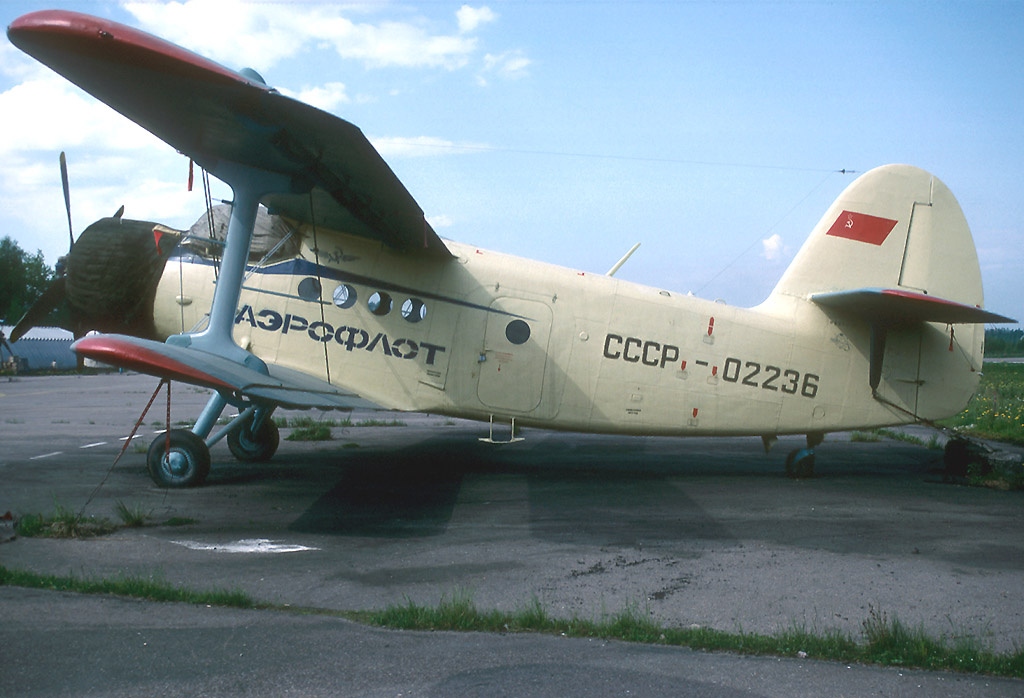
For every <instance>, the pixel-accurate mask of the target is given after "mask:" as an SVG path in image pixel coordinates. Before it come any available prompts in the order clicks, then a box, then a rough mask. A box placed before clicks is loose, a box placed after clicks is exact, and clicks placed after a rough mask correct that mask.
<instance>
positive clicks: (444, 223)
mask: <svg viewBox="0 0 1024 698" xmlns="http://www.w3.org/2000/svg"><path fill="white" fill-rule="evenodd" d="M427 223H430V227H431V228H433V229H434V230H441V229H442V228H451V227H452V225H454V222H453V221H452V217H451V216H448V215H445V214H443V213H441V214H438V215H436V216H427Z"/></svg>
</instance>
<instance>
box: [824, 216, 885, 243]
mask: <svg viewBox="0 0 1024 698" xmlns="http://www.w3.org/2000/svg"><path fill="white" fill-rule="evenodd" d="M897 223H899V221H894V220H891V219H889V218H879V217H878V216H869V215H868V214H866V213H857V212H855V211H843V212H842V213H840V214H839V217H838V218H836V222H835V223H833V224H832V227H831V228H829V229H828V232H827V233H825V234H826V235H831V236H832V237H837V238H846V239H847V240H856V241H858V242H866V243H869V244H871V245H881V244H882V243H883V242H885V239H886V238H887V237H889V233H891V232H892V229H893V228H895V227H896V224H897Z"/></svg>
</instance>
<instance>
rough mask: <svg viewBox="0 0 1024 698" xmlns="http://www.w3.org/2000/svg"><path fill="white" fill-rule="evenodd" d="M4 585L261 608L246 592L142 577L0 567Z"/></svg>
mask: <svg viewBox="0 0 1024 698" xmlns="http://www.w3.org/2000/svg"><path fill="white" fill-rule="evenodd" d="M4 585H7V586H17V587H26V588H29V589H48V590H52V591H74V592H78V593H81V594H114V595H117V596H126V597H129V598H133V599H146V600H147V601H164V602H167V601H176V602H183V603H192V604H205V605H209V606H228V607H231V608H256V607H257V604H256V602H255V601H254V600H253V599H252V598H250V597H249V596H248V595H247V594H245V593H244V592H242V591H191V590H188V589H181V588H178V587H175V586H172V585H171V584H169V583H167V582H165V581H161V580H153V579H143V578H141V577H117V578H114V579H84V578H80V577H75V576H73V575H69V576H67V577H59V576H55V575H44V574H36V573H35V572H24V571H18V570H9V569H7V568H6V567H3V566H2V565H0V586H4Z"/></svg>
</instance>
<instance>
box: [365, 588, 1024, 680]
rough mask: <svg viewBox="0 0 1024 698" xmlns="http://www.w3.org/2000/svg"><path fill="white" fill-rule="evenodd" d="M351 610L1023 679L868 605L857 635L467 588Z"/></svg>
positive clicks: (388, 621)
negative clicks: (499, 605)
mask: <svg viewBox="0 0 1024 698" xmlns="http://www.w3.org/2000/svg"><path fill="white" fill-rule="evenodd" d="M348 615H349V616H350V617H352V618H353V619H355V620H361V621H363V622H366V623H370V624H372V625H378V626H381V627H387V628H401V629H406V630H457V631H468V630H472V631H480V632H542V633H550V634H556V635H563V636H566V637H585V638H597V639H606V640H622V641H625V642H639V643H646V644H658V645H671V646H680V647H689V648H691V649H696V650H703V651H710V652H736V653H739V654H755V655H769V656H780V657H800V658H808V657H810V658H813V659H818V660H826V661H836V662H857V663H863V664H880V665H884V666H900V667H907V668H920V669H929V670H939V671H956V672H966V673H979V674H992V675H997V676H1008V677H1014V678H1024V650H1019V651H1017V652H1014V653H1006V654H998V653H995V652H992V651H990V650H988V649H985V648H984V647H982V646H981V645H980V644H979V643H978V642H977V641H976V640H974V639H973V638H962V639H958V640H956V641H955V642H953V643H952V644H951V643H949V642H947V641H945V640H941V639H935V638H932V637H929V636H928V635H927V633H925V632H924V630H923V629H922V628H916V629H915V628H909V627H907V626H906V625H904V624H903V623H901V622H900V621H899V620H897V619H895V618H893V619H890V618H889V617H887V616H886V614H884V613H882V612H879V611H877V610H876V609H873V608H872V609H870V614H869V617H868V619H867V620H865V621H864V623H863V632H862V637H861V638H854V637H851V636H849V635H847V634H844V633H842V632H840V631H838V630H829V631H826V632H823V633H822V632H811V631H808V630H806V629H805V628H803V627H800V626H794V627H792V628H790V629H788V630H785V631H782V632H780V633H777V634H774V635H763V634H758V633H746V632H742V631H740V632H724V631H721V630H714V629H711V628H704V627H690V628H670V627H665V626H662V625H659V624H658V623H656V622H655V621H654V620H652V619H651V618H650V616H649V614H648V613H646V612H645V611H644V610H642V609H640V608H639V607H637V606H630V607H627V608H625V609H624V610H622V611H620V612H618V613H616V614H613V615H610V616H607V617H605V618H602V619H600V620H587V619H582V618H578V617H574V618H569V619H562V618H553V617H551V616H549V615H548V614H547V612H546V611H545V610H544V609H543V608H542V607H541V605H540V603H539V602H538V601H537V600H536V599H535V600H534V601H533V602H532V603H530V604H527V605H526V606H525V607H523V608H521V609H520V610H518V611H515V612H504V611H479V610H477V608H476V606H475V604H474V603H473V600H472V598H471V597H470V595H468V594H466V593H465V592H456V593H454V594H453V595H451V596H447V597H444V598H442V599H441V602H440V603H439V604H438V605H437V606H433V607H431V606H421V605H419V604H416V603H413V602H412V601H406V602H405V603H404V604H399V605H393V606H389V607H388V608H386V609H384V610H382V611H376V612H365V613H354V614H348Z"/></svg>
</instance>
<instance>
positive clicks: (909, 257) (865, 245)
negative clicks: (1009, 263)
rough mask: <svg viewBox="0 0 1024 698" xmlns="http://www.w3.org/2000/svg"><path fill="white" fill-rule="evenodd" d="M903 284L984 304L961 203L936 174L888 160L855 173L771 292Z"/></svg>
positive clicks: (807, 294)
mask: <svg viewBox="0 0 1024 698" xmlns="http://www.w3.org/2000/svg"><path fill="white" fill-rule="evenodd" d="M855 289H901V290H904V291H907V292H910V293H916V294H921V295H923V296H929V297H933V298H941V299H944V300H947V301H952V302H954V303H958V304H961V305H966V306H970V307H976V308H980V307H981V306H982V304H983V295H982V288H981V270H980V268H979V266H978V255H977V253H976V251H975V248H974V240H973V238H972V237H971V232H970V229H969V228H968V226H967V221H966V219H965V218H964V215H963V212H962V211H961V210H960V205H959V204H958V203H957V201H956V199H955V198H954V197H953V194H952V193H951V192H950V191H949V189H948V188H947V187H946V186H945V185H944V184H943V183H942V182H940V181H939V180H938V179H937V178H936V177H934V176H932V175H930V174H929V173H927V172H925V171H924V170H920V169H918V168H916V167H910V166H908V165H886V166H884V167H879V168H877V169H874V170H871V171H870V172H868V173H866V174H864V175H861V176H860V177H858V178H857V179H856V180H855V181H854V182H853V183H852V184H850V186H848V187H847V188H846V190H845V191H843V193H842V194H840V195H839V198H838V199H836V200H835V202H834V203H833V204H832V206H831V207H830V208H829V210H828V211H827V212H826V213H825V215H824V216H823V217H822V219H821V220H820V221H819V222H818V224H817V226H815V228H814V231H813V232H812V233H811V236H810V237H809V238H808V240H807V242H806V243H805V244H804V246H803V247H802V248H801V249H800V252H799V253H797V256H796V258H795V259H794V260H793V263H792V264H791V265H790V267H789V269H787V270H786V273H785V274H784V275H783V277H782V279H781V280H780V281H779V284H778V285H777V286H776V288H775V290H774V291H773V295H774V294H780V295H789V296H798V297H801V298H809V297H810V296H812V295H813V294H822V293H835V292H844V291H852V290H855Z"/></svg>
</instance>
